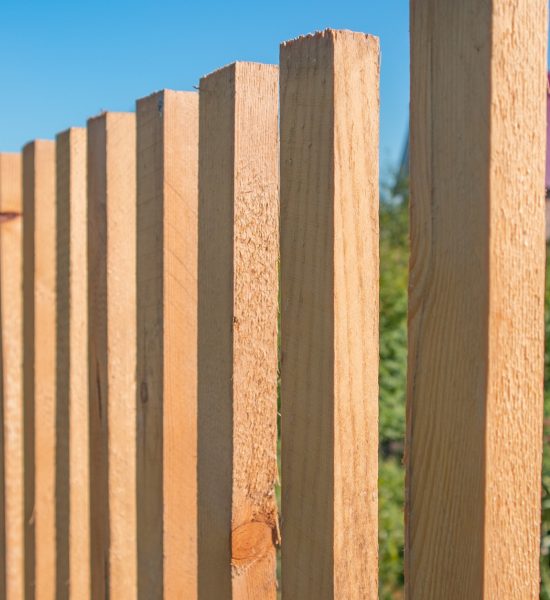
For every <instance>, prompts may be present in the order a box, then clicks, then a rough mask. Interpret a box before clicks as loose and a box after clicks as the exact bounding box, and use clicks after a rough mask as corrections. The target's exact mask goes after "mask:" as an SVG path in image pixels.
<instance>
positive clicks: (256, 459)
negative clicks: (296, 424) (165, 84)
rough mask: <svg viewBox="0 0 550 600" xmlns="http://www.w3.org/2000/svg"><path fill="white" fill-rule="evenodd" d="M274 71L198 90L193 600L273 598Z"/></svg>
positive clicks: (228, 70) (215, 79)
mask: <svg viewBox="0 0 550 600" xmlns="http://www.w3.org/2000/svg"><path fill="white" fill-rule="evenodd" d="M277 83H278V70H277V68H276V67H274V66H271V65H259V64H253V63H236V64H233V65H230V66H228V67H225V68H223V69H220V70H219V71H216V72H214V73H212V74H210V75H208V76H206V77H204V78H202V79H201V82H200V150H199V262H198V294H199V296H198V297H199V303H198V304H199V307H198V323H199V329H198V351H199V354H198V428H199V434H198V435H199V439H198V478H199V507H198V520H199V540H198V551H199V565H198V571H199V597H200V598H201V599H202V598H204V599H206V598H219V599H220V600H221V599H223V598H233V599H241V598H258V599H260V598H261V599H262V600H264V599H269V598H275V594H276V582H275V545H274V541H275V540H276V538H277V508H276V502H275V495H274V491H275V489H274V487H275V481H276V478H277V457H276V450H277V287H278V286H277V279H278V276H277V258H278V177H277V175H278V166H277V149H278V132H277V112H278V101H277V100H278V98H277Z"/></svg>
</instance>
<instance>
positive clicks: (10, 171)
mask: <svg viewBox="0 0 550 600" xmlns="http://www.w3.org/2000/svg"><path fill="white" fill-rule="evenodd" d="M21 177H22V174H21V155H20V154H5V153H4V154H0V318H1V322H0V327H1V336H2V347H1V356H2V367H1V368H2V379H1V380H2V389H1V393H2V402H1V405H2V423H3V425H2V430H1V432H2V440H3V442H2V447H1V452H2V457H3V460H2V467H3V470H4V473H3V476H2V481H3V492H2V494H1V496H0V497H1V500H2V501H3V506H2V509H1V510H2V513H1V525H2V532H3V533H2V535H1V536H0V540H1V543H2V544H3V545H4V544H5V545H4V548H3V550H2V564H1V565H0V569H1V573H0V598H7V599H8V600H15V599H19V598H23V594H24V562H23V560H24V559H23V556H24V542H23V527H24V526H23V522H24V521H23V502H24V497H23V368H22V365H23V296H22V283H23V272H22V267H23V257H22V223H21V212H22V210H23V206H22V203H23V199H22V187H21Z"/></svg>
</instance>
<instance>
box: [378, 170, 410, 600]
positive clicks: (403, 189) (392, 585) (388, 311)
mask: <svg viewBox="0 0 550 600" xmlns="http://www.w3.org/2000/svg"><path fill="white" fill-rule="evenodd" d="M381 195H382V202H381V205H380V448H381V456H380V473H379V532H380V533H379V546H380V548H379V550H380V598H381V599H382V600H396V599H397V598H402V597H403V540H404V526H403V502H404V487H405V481H404V469H403V466H402V455H403V439H404V436H405V394H406V370H407V276H408V261H409V249H408V235H409V233H408V230H409V218H408V189H407V182H406V181H397V183H396V184H395V185H393V186H392V187H391V188H383V189H382V194H381Z"/></svg>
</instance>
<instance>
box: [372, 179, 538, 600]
mask: <svg viewBox="0 0 550 600" xmlns="http://www.w3.org/2000/svg"><path fill="white" fill-rule="evenodd" d="M381 198H382V202H381V206H380V475H379V478H380V479H379V490H380V500H379V501H380V509H379V511H380V598H381V599H382V600H396V599H399V598H403V532H404V528H403V501H404V470H403V465H402V460H403V439H404V434H405V390H406V369H407V365H406V357H407V270H408V254H409V251H408V244H409V240H408V199H409V195H408V185H407V182H406V181H404V180H401V179H399V178H397V181H396V182H395V183H392V185H390V186H387V187H384V188H383V189H382V194H381ZM546 273H547V277H546V299H545V331H546V350H545V378H544V417H545V420H544V455H543V490H542V527H541V592H540V597H541V599H542V600H550V352H549V346H550V281H549V280H550V278H549V277H548V275H549V274H550V273H549V263H548V261H547V266H546Z"/></svg>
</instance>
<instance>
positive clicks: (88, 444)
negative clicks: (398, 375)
mask: <svg viewBox="0 0 550 600" xmlns="http://www.w3.org/2000/svg"><path fill="white" fill-rule="evenodd" d="M546 13H547V7H546V3H545V2H544V0H534V2H532V3H530V4H529V6H527V3H526V2H520V3H518V4H517V6H514V7H512V6H511V4H510V3H507V2H504V0H495V1H494V2H492V3H489V2H484V3H481V4H480V3H479V2H474V0H465V1H464V2H461V3H451V2H443V3H441V2H435V0H426V1H420V0H416V1H413V2H412V3H411V50H412V53H411V69H412V71H411V73H412V76H411V146H410V148H411V190H412V195H411V207H410V209H411V212H410V214H411V260H410V280H409V363H408V398H407V439H406V457H405V462H406V470H407V481H406V506H405V520H406V542H405V552H406V560H405V588H406V593H407V597H408V598H410V599H413V600H415V599H418V600H426V599H430V600H440V599H441V598H449V599H451V598H456V599H464V598H468V599H469V598H472V599H473V598H506V599H508V598H510V599H518V600H526V599H535V598H536V597H537V596H538V590H539V569H538V560H539V523H540V488H541V479H540V471H541V447H542V446H541V445H542V436H541V431H542V414H543V413H542V399H543V396H542V376H543V358H544V356H543V316H544V315H543V307H544V255H545V244H544V194H543V185H544V132H545V128H546V123H545V112H544V107H545V94H546V90H545V82H546V76H545V58H546V36H547V31H546V19H547V14H546ZM379 77H380V46H379V40H378V39H377V38H376V37H374V36H371V35H367V34H362V33H354V32H350V31H335V30H326V31H324V32H322V33H316V34H313V35H309V36H304V37H301V38H298V39H296V40H292V41H289V42H286V43H284V44H282V46H281V49H280V64H279V66H275V65H262V64H257V63H244V62H237V63H234V64H231V65H229V66H226V67H223V68H222V69H219V70H218V71H215V72H213V73H211V74H209V75H206V76H205V77H203V78H202V79H201V80H200V84H199V86H198V91H194V92H178V91H172V90H162V91H159V92H156V93H154V94H152V95H150V96H147V97H145V98H142V99H140V100H138V101H137V103H136V111H135V114H134V113H115V112H106V113H103V114H101V115H99V116H96V117H93V118H91V119H90V120H89V121H88V123H87V127H86V128H71V129H68V130H66V131H64V132H62V133H60V134H59V135H58V136H57V137H56V139H55V141H44V140H36V141H33V142H30V143H29V144H27V145H26V146H25V147H24V148H23V150H22V152H21V153H20V154H3V153H2V154H0V327H1V331H0V335H1V342H2V344H1V355H0V359H1V360H0V366H1V412H0V416H1V419H2V427H0V450H1V452H0V458H1V460H0V527H1V529H2V535H1V536H0V597H2V598H7V599H8V600H15V599H19V598H26V599H34V598H35V599H38V600H54V599H63V598H68V599H71V600H82V599H83V600H86V599H94V600H95V599H107V598H113V599H115V600H118V599H122V600H126V599H128V600H155V599H162V598H165V599H170V600H172V599H173V600H176V599H182V598H184V599H186V600H187V599H189V600H193V599H195V600H213V599H215V600H224V599H233V600H244V599H258V600H260V599H262V600H263V599H265V600H276V598H280V597H281V596H282V598H283V599H284V600H297V599H300V600H309V599H311V600H313V599H315V600H317V599H327V600H355V599H357V600H359V599H367V600H374V599H375V598H378V596H379V580H378V579H379V578H378V536H379V531H378V457H379V447H378V446H379V444H378V396H379V390H378V362H379V358H378V357H379V341H378V340H379V273H380V267H379V191H378V190H379ZM279 103H280V107H279ZM279 417H280V429H281V431H280V435H279V433H278V419H279ZM279 441H280V445H279ZM279 453H280V456H281V478H280V480H279V468H278V455H279ZM279 495H280V497H281V502H280V506H279V502H278V497H279Z"/></svg>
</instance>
